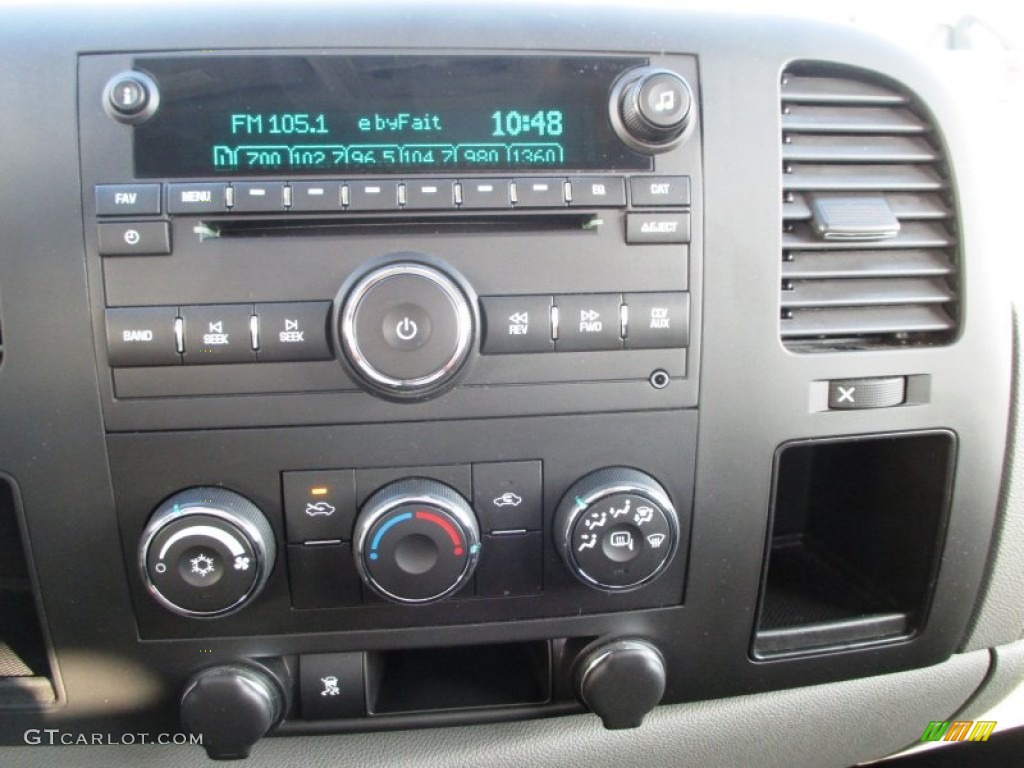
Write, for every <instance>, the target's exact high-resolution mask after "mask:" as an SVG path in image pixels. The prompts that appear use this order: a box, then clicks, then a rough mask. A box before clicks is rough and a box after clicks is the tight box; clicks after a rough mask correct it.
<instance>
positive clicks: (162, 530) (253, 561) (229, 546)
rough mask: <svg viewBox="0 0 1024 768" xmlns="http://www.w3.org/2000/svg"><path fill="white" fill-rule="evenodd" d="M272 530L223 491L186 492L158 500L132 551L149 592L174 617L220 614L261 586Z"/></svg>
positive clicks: (270, 563) (240, 499)
mask: <svg viewBox="0 0 1024 768" xmlns="http://www.w3.org/2000/svg"><path fill="white" fill-rule="evenodd" d="M274 557H275V544H274V532H273V529H272V528H271V527H270V523H269V522H267V518H266V517H264V515H263V513H262V512H260V510H259V508H258V507H257V506H256V505H255V504H253V503H252V502H251V501H249V500H248V499H247V498H245V497H244V496H240V495H239V494H237V493H235V492H233V491H229V490H226V489H224V488H189V489H188V490H185V491H182V492H180V493H176V494H174V495H173V496H171V497H170V498H169V499H167V500H166V501H164V502H163V503H162V504H161V505H160V506H159V507H157V509H156V511H155V512H153V516H152V517H151V518H150V520H149V524H148V525H147V526H146V529H145V531H143V534H142V542H141V544H140V546H139V567H140V569H141V571H142V578H143V581H144V582H145V584H146V587H147V589H148V590H149V593H150V595H152V597H153V598H154V599H155V600H156V601H157V602H158V603H160V604H161V605H163V606H164V607H165V608H167V609H168V610H170V611H173V612H174V613H177V614H179V615H182V616H192V617H213V616H223V615H225V614H228V613H233V612H234V611H237V610H239V609H240V608H241V607H242V606H244V605H245V604H247V603H248V602H250V601H251V600H252V599H253V598H255V597H256V595H258V594H259V592H260V590H262V589H263V586H264V584H266V582H267V578H268V577H269V576H270V571H271V570H272V569H273V567H274Z"/></svg>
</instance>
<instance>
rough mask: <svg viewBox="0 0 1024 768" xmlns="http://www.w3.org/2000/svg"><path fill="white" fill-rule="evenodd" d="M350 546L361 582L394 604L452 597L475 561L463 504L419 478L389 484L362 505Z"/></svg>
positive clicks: (473, 533)
mask: <svg viewBox="0 0 1024 768" xmlns="http://www.w3.org/2000/svg"><path fill="white" fill-rule="evenodd" d="M353 541H354V543H355V558H356V567H357V568H358V569H359V574H360V575H361V576H362V577H363V580H364V581H365V582H366V583H367V584H368V585H369V586H370V587H371V588H372V589H373V590H374V591H375V592H377V594H379V595H381V596H382V597H385V598H387V599H388V600H393V601H394V602H396V603H430V602H434V601H435V600H441V599H442V598H444V597H447V596H448V595H452V594H454V593H456V592H458V591H459V590H460V589H461V588H462V587H463V586H465V584H466V583H467V582H468V581H469V579H470V578H471V577H472V575H473V569H474V568H476V563H477V560H478V558H479V555H480V529H479V526H478V525H477V521H476V517H475V516H474V515H473V510H472V509H471V508H470V506H469V503H468V502H467V501H466V500H465V499H464V498H462V496H460V495H459V494H458V493H457V492H456V491H455V490H453V489H452V488H449V487H448V486H447V485H444V484H443V483H439V482H437V481H436V480H427V479H423V478H410V479H408V480H400V481H398V482H396V483H391V484H390V485H386V486H384V487H383V488H381V489H380V490H379V491H377V492H376V493H375V494H373V496H371V497H370V498H369V499H367V500H366V503H365V504H364V505H363V508H362V511H361V512H360V513H359V517H358V518H357V519H356V526H355V533H354V535H353Z"/></svg>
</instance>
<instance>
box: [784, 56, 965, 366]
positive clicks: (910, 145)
mask: <svg viewBox="0 0 1024 768" xmlns="http://www.w3.org/2000/svg"><path fill="white" fill-rule="evenodd" d="M782 187H783V206H782V210H783V222H782V224H783V226H782V320H781V324H780V327H781V334H782V339H783V342H784V343H785V344H786V346H787V347H789V348H790V349H794V350H796V351H805V352H815V351H831V350H838V349H872V348H879V347H893V346H926V345H936V344H945V343H948V342H949V341H951V340H952V338H953V337H954V335H955V334H956V329H957V284H958V267H957V265H958V263H959V258H958V245H957V238H956V234H955V233H956V226H955V221H954V211H955V207H954V205H953V197H952V189H951V184H950V178H949V174H948V171H947V168H946V163H945V160H944V157H943V152H942V145H941V141H940V139H939V137H938V135H937V134H936V131H935V129H934V127H933V126H932V125H931V123H930V120H929V118H928V117H927V116H926V114H925V112H924V110H923V109H922V108H920V106H919V105H918V104H916V103H915V101H914V99H913V98H912V97H911V96H910V95H909V94H907V93H906V92H904V91H903V90H901V89H900V88H898V87H897V86H894V85H892V84H890V83H886V82H883V81H882V80H881V79H880V78H878V77H873V76H871V75H870V74H868V73H864V72H861V71H856V72H851V71H850V70H846V69H835V68H829V67H825V66H810V65H799V66H793V67H791V68H790V69H789V70H788V71H787V72H785V73H784V74H783V76H782Z"/></svg>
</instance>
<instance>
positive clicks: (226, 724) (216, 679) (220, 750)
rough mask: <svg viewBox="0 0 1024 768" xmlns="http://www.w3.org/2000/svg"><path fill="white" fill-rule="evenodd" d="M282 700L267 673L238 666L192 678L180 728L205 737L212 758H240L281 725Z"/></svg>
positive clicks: (226, 667) (247, 754) (212, 668)
mask: <svg viewBox="0 0 1024 768" xmlns="http://www.w3.org/2000/svg"><path fill="white" fill-rule="evenodd" d="M284 711H285V698H284V694H283V693H282V691H281V689H280V687H279V686H278V684H277V683H276V682H275V681H274V679H273V678H272V677H271V676H270V675H268V674H267V673H265V672H263V671H261V670H258V669H255V668H253V667H247V666H242V665H240V664H239V665H227V666H222V667H211V668H209V669H204V670H202V671H201V672H198V673H196V674H195V675H193V676H192V677H191V678H190V679H189V681H188V683H186V684H185V691H184V693H182V695H181V724H182V725H183V726H184V728H185V730H186V731H188V732H189V733H193V734H196V735H199V736H202V738H203V746H204V747H205V748H206V752H207V754H208V755H209V756H210V758H211V759H213V760H239V759H242V758H245V757H248V756H249V750H250V749H252V745H253V744H255V743H256V742H257V741H259V740H260V739H261V738H263V736H265V735H266V733H267V732H268V731H269V730H270V729H271V728H273V727H274V726H275V725H277V724H278V722H280V720H281V718H282V716H283V715H284Z"/></svg>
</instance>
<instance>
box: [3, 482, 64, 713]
mask: <svg viewBox="0 0 1024 768" xmlns="http://www.w3.org/2000/svg"><path fill="white" fill-rule="evenodd" d="M49 677H50V663H49V658H48V653H47V646H46V641H45V638H44V636H43V631H42V626H41V624H40V622H39V614H38V611H37V608H36V601H35V596H34V593H33V590H32V580H31V577H30V575H29V569H28V562H27V559H26V557H25V547H24V543H23V540H22V534H21V528H20V526H19V524H18V507H17V503H16V498H15V495H14V491H13V489H12V488H11V486H10V484H9V483H7V482H5V481H3V480H2V479H0V708H9V707H15V708H18V707H34V706H45V705H46V704H49V703H52V702H53V700H54V693H53V686H52V684H51V682H50V679H49Z"/></svg>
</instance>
